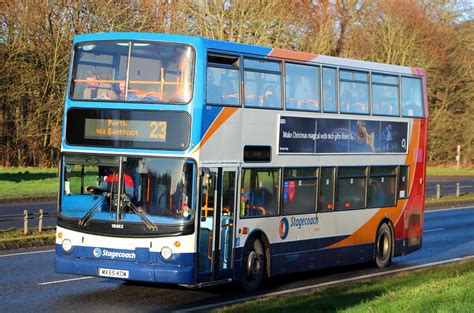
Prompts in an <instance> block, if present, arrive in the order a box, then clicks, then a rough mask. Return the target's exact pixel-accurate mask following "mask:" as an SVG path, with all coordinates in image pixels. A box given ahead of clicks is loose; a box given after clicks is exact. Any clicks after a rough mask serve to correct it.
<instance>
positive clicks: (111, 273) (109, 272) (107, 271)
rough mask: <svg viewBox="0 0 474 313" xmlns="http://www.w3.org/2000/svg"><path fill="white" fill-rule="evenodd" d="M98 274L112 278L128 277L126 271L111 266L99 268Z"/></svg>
mask: <svg viewBox="0 0 474 313" xmlns="http://www.w3.org/2000/svg"><path fill="white" fill-rule="evenodd" d="M99 276H102V277H114V278H128V271H125V270H115V269H111V268H99Z"/></svg>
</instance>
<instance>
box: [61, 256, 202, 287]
mask: <svg viewBox="0 0 474 313" xmlns="http://www.w3.org/2000/svg"><path fill="white" fill-rule="evenodd" d="M54 263H55V264H54V265H55V269H56V273H63V274H75V275H85V276H97V277H103V278H118V279H125V280H135V281H145V282H159V283H170V284H183V285H193V284H194V283H195V279H194V277H195V269H194V266H193V265H184V266H183V265H175V264H166V265H163V264H143V263H135V262H123V261H109V260H94V259H83V258H77V257H72V256H58V255H56V257H55V262H54ZM100 269H106V270H109V269H110V270H118V271H120V272H121V273H125V272H126V273H127V274H128V277H127V278H125V277H109V276H107V277H106V276H101V275H99V271H100ZM109 272H112V271H109ZM114 272H116V271H114Z"/></svg>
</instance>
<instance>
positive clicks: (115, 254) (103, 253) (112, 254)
mask: <svg viewBox="0 0 474 313" xmlns="http://www.w3.org/2000/svg"><path fill="white" fill-rule="evenodd" d="M92 253H93V254H94V256H95V257H96V258H100V257H107V258H110V259H112V260H113V259H115V258H122V259H135V258H136V257H137V256H136V254H135V253H134V252H120V251H109V250H106V249H103V250H102V249H101V248H95V249H94V250H93V251H92Z"/></svg>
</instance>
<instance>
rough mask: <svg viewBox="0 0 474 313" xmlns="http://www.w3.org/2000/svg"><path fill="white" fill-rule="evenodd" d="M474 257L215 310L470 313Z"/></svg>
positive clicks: (472, 293) (472, 298)
mask: <svg viewBox="0 0 474 313" xmlns="http://www.w3.org/2000/svg"><path fill="white" fill-rule="evenodd" d="M473 308H474V260H467V261H464V262H461V263H456V264H450V265H445V266H442V267H435V268H431V269H428V270H420V271H416V272H408V273H401V274H398V275H396V276H394V277H390V278H386V277H385V278H383V279H379V280H376V281H370V282H358V283H351V284H346V285H341V286H337V287H330V288H324V289H320V290H316V291H314V292H312V293H309V294H305V295H298V296H279V297H272V298H269V299H264V300H258V301H252V302H248V303H245V304H239V305H235V306H232V307H228V308H224V309H219V310H217V312H253V313H255V312H271V313H277V312H321V311H323V312H326V311H330V312H335V311H337V312H433V311H435V312H472V309H473Z"/></svg>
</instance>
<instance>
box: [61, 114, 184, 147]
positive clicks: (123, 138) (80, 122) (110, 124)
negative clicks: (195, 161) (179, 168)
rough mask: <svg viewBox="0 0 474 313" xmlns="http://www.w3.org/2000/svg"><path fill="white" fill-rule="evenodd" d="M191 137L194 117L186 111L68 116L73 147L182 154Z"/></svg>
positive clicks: (68, 140) (68, 134)
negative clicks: (157, 150) (170, 151)
mask: <svg viewBox="0 0 474 313" xmlns="http://www.w3.org/2000/svg"><path fill="white" fill-rule="evenodd" d="M190 134H191V116H190V115H189V113H188V112H185V111H149V110H119V109H85V108H72V109H69V110H68V112H67V122H66V142H67V143H68V144H70V145H79V146H92V147H111V148H126V149H159V150H179V151H183V150H186V149H187V148H188V146H189V140H190Z"/></svg>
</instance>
